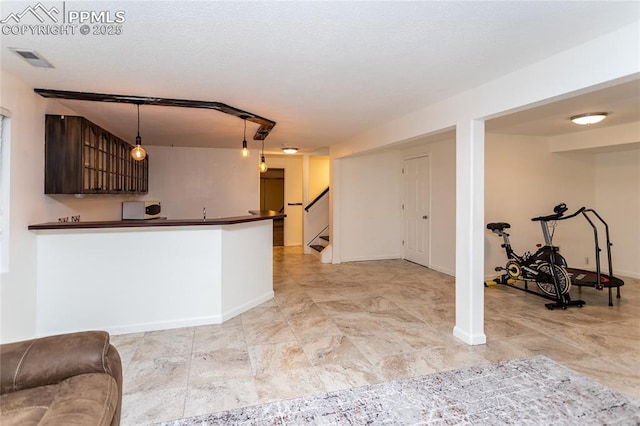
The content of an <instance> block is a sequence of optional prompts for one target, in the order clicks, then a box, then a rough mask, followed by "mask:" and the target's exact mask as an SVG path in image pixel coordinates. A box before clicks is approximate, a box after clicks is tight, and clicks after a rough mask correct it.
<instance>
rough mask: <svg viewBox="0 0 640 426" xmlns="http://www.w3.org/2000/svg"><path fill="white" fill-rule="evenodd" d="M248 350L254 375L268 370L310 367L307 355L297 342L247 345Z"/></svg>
mask: <svg viewBox="0 0 640 426" xmlns="http://www.w3.org/2000/svg"><path fill="white" fill-rule="evenodd" d="M248 351H249V358H250V360H251V365H252V367H253V373H254V375H257V374H263V373H265V372H269V371H282V370H291V369H297V368H308V367H311V363H310V362H309V359H308V358H307V355H306V354H305V352H304V350H303V349H302V346H300V344H299V343H298V342H287V343H272V344H269V345H258V346H249V348H248Z"/></svg>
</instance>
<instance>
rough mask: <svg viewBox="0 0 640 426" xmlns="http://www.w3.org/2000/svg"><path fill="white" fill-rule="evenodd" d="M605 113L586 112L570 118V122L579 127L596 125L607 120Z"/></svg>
mask: <svg viewBox="0 0 640 426" xmlns="http://www.w3.org/2000/svg"><path fill="white" fill-rule="evenodd" d="M607 115H608V113H606V112H588V113H586V114H580V115H574V116H573V117H571V121H573V122H574V123H576V124H579V125H581V126H587V125H589V124H596V123H599V122H601V121H602V120H604V119H605V118H607Z"/></svg>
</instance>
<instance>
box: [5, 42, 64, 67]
mask: <svg viewBox="0 0 640 426" xmlns="http://www.w3.org/2000/svg"><path fill="white" fill-rule="evenodd" d="M9 50H12V51H14V52H16V53H17V54H18V55H19V56H20V57H21V58H22V59H24V60H25V61H27V62H29V63H30V64H31V65H33V66H34V67H39V68H53V65H51V64H50V63H49V61H47V60H46V59H44V58H43V57H42V55H40V54H39V53H38V52H36V51H35V50H31V49H19V48H15V47H10V48H9Z"/></svg>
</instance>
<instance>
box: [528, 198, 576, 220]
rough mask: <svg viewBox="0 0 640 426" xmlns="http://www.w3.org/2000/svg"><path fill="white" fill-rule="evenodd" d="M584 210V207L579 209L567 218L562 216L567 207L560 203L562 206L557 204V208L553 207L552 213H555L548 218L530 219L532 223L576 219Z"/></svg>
mask: <svg viewBox="0 0 640 426" xmlns="http://www.w3.org/2000/svg"><path fill="white" fill-rule="evenodd" d="M585 208H586V207H580V208H579V209H578V210H577V211H576V212H575V213H573V214H570V215H569V216H563V215H564V212H566V211H567V210H568V209H567V205H566V204H564V203H562V204H558V205H557V206H555V207H554V208H553V211H554V212H555V213H554V214H550V215H548V216H538V217H533V218H531V220H532V221H534V222H536V221H542V222H549V221H551V220H565V219H571V218H572V217H576V216H578V215H579V214H580V213H582V212H583V211H584V210H585Z"/></svg>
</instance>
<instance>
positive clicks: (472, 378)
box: [160, 356, 640, 426]
mask: <svg viewBox="0 0 640 426" xmlns="http://www.w3.org/2000/svg"><path fill="white" fill-rule="evenodd" d="M160 424H161V425H163V426H192V425H243V426H244V425H259V426H266V425H459V424H462V425H503V424H508V425H542V424H545V425H551V424H553V425H604V424H609V425H610V424H615V425H639V424H640V402H639V401H634V400H630V399H629V398H626V397H624V396H622V395H620V394H618V393H616V392H613V391H612V390H610V389H608V388H606V387H604V386H602V385H600V384H598V383H596V382H595V381H593V380H591V379H589V378H587V377H585V376H583V375H581V374H578V373H576V372H574V371H572V370H570V369H567V368H565V367H563V366H561V365H559V364H557V363H555V362H554V361H552V360H551V359H549V358H547V357H544V356H535V357H531V358H523V359H516V360H511V361H506V362H502V363H498V364H491V365H483V366H478V367H471V368H464V369H461V370H454V371H446V372H441V373H436V374H431V375H428V376H421V377H415V378H411V379H406V380H396V381H391V382H385V383H380V384H376V385H370V386H363V387H358V388H352V389H347V390H341V391H335V392H329V393H325V394H321V395H315V396H310V397H306V398H298V399H292V400H287V401H277V402H272V403H268V404H263V405H255V406H251V407H245V408H239V409H236V410H230V411H223V412H218V413H212V414H207V415H203V416H198V417H192V418H186V419H181V420H175V421H171V422H166V423H160Z"/></svg>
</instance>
